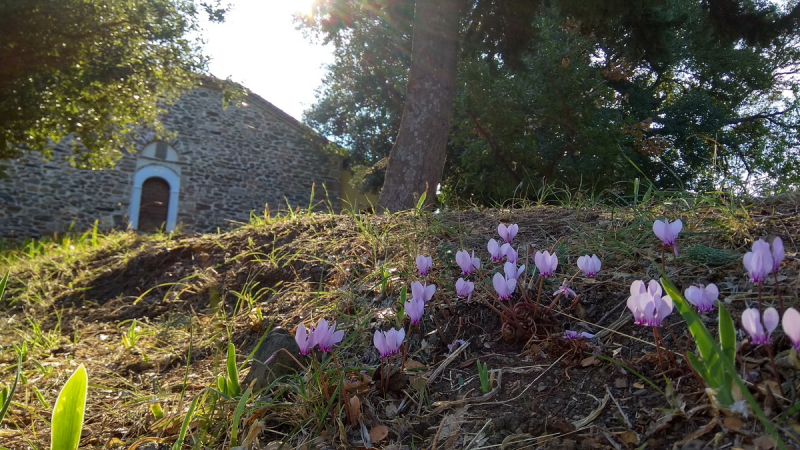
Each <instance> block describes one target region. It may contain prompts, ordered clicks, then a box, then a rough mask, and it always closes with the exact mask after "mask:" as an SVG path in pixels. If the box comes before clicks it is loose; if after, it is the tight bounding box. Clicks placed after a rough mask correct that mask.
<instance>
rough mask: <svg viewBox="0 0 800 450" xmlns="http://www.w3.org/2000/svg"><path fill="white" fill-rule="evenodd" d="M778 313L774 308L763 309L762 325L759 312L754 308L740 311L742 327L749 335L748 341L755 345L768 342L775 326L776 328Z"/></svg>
mask: <svg viewBox="0 0 800 450" xmlns="http://www.w3.org/2000/svg"><path fill="white" fill-rule="evenodd" d="M778 321H779V315H778V310H776V309H775V308H767V309H766V310H765V311H764V322H763V325H762V322H761V317H760V314H759V313H758V309H756V308H748V309H745V310H744V312H743V313H742V328H744V331H747V334H749V335H750V341H751V342H752V343H753V344H755V345H767V344H769V338H770V336H771V335H772V332H773V331H775V328H778Z"/></svg>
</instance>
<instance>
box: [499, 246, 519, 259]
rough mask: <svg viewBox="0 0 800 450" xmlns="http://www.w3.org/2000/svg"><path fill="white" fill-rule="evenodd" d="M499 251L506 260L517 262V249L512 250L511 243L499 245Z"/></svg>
mask: <svg viewBox="0 0 800 450" xmlns="http://www.w3.org/2000/svg"><path fill="white" fill-rule="evenodd" d="M500 253H502V254H503V255H504V256H505V257H506V262H510V263H514V264H516V263H517V259H518V258H519V253H517V251H516V250H514V247H512V246H511V244H503V246H502V247H500Z"/></svg>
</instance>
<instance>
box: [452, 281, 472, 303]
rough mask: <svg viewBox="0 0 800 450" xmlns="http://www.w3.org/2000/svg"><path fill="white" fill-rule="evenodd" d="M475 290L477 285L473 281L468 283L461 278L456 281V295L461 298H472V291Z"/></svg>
mask: <svg viewBox="0 0 800 450" xmlns="http://www.w3.org/2000/svg"><path fill="white" fill-rule="evenodd" d="M474 290H475V283H473V282H471V281H466V280H464V279H463V278H459V279H458V280H456V294H457V295H458V296H459V297H465V298H467V299H468V298H470V297H472V291H474Z"/></svg>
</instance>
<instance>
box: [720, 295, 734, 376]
mask: <svg viewBox="0 0 800 450" xmlns="http://www.w3.org/2000/svg"><path fill="white" fill-rule="evenodd" d="M719 344H720V346H721V347H722V352H723V353H724V354H725V358H727V360H728V361H730V362H731V364H733V363H734V361H735V360H736V328H735V326H734V324H733V319H732V318H731V315H730V313H728V310H727V309H725V307H724V306H722V305H719Z"/></svg>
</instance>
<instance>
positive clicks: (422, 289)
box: [411, 281, 436, 303]
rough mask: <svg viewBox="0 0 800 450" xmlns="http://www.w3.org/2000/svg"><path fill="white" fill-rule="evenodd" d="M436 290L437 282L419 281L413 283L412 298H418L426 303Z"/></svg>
mask: <svg viewBox="0 0 800 450" xmlns="http://www.w3.org/2000/svg"><path fill="white" fill-rule="evenodd" d="M435 292H436V285H435V284H428V283H425V284H422V283H420V282H419V281H414V282H413V283H411V298H418V299H420V300H422V301H423V302H425V303H428V302H429V301H431V299H432V298H433V294H434V293H435Z"/></svg>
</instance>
